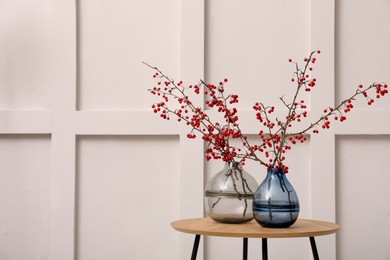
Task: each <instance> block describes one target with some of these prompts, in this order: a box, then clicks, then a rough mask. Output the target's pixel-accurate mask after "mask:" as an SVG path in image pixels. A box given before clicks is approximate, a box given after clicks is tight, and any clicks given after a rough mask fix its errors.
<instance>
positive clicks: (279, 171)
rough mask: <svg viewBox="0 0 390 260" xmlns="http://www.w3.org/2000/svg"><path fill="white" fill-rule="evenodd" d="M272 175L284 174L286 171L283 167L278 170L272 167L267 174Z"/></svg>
mask: <svg viewBox="0 0 390 260" xmlns="http://www.w3.org/2000/svg"><path fill="white" fill-rule="evenodd" d="M272 175H278V176H284V175H285V173H284V171H283V169H278V170H276V169H274V168H272V169H269V170H268V171H267V176H272Z"/></svg>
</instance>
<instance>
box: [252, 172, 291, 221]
mask: <svg viewBox="0 0 390 260" xmlns="http://www.w3.org/2000/svg"><path fill="white" fill-rule="evenodd" d="M253 213H254V217H255V219H256V221H257V222H258V223H259V224H260V225H261V226H263V227H270V228H285V227H289V226H291V225H292V224H294V222H295V221H296V220H297V218H298V215H299V200H298V196H297V193H296V192H295V190H294V188H293V186H292V185H291V183H290V182H289V181H288V180H287V178H286V174H285V173H284V172H283V171H282V170H279V171H276V170H275V169H271V170H269V171H268V172H267V176H266V177H265V179H264V181H263V182H262V183H261V184H260V186H259V187H258V188H257V190H256V192H255V196H254V199H253Z"/></svg>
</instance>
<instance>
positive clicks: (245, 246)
mask: <svg viewBox="0 0 390 260" xmlns="http://www.w3.org/2000/svg"><path fill="white" fill-rule="evenodd" d="M243 240H244V243H243V253H242V259H243V260H248V238H246V237H244V239H243Z"/></svg>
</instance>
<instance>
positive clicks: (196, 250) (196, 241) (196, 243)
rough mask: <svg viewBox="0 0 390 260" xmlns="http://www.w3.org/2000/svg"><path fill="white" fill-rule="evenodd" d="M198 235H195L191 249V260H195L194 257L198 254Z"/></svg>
mask: <svg viewBox="0 0 390 260" xmlns="http://www.w3.org/2000/svg"><path fill="white" fill-rule="evenodd" d="M199 241H200V235H195V241H194V247H193V248H192V255H191V260H196V255H197V254H198V248H199Z"/></svg>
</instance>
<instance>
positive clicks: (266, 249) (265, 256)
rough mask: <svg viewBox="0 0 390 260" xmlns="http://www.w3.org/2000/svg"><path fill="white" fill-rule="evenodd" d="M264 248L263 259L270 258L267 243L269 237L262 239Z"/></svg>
mask: <svg viewBox="0 0 390 260" xmlns="http://www.w3.org/2000/svg"><path fill="white" fill-rule="evenodd" d="M262 249H263V260H268V245H267V239H266V238H263V239H262Z"/></svg>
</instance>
